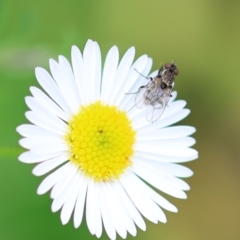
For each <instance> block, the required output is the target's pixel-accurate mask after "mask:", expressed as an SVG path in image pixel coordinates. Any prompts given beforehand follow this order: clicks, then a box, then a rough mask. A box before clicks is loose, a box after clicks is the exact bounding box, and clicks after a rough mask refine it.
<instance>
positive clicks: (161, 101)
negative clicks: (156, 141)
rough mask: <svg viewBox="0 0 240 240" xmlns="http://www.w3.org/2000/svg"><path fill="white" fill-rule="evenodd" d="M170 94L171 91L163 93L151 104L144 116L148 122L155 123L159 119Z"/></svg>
mask: <svg viewBox="0 0 240 240" xmlns="http://www.w3.org/2000/svg"><path fill="white" fill-rule="evenodd" d="M171 92H172V89H168V91H167V92H165V93H163V94H162V95H161V96H160V97H159V98H158V99H157V100H156V101H154V102H152V103H151V105H152V107H149V108H148V110H147V114H146V118H147V120H148V121H149V122H155V121H157V120H158V119H159V118H160V117H161V115H162V114H163V112H164V110H165V108H166V106H167V103H168V101H169V98H170V97H171Z"/></svg>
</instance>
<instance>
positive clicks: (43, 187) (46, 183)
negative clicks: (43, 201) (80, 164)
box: [37, 162, 71, 195]
mask: <svg viewBox="0 0 240 240" xmlns="http://www.w3.org/2000/svg"><path fill="white" fill-rule="evenodd" d="M70 167H71V163H70V162H68V163H66V164H65V165H63V166H62V167H60V168H58V169H57V170H56V171H54V172H53V173H51V174H50V175H48V176H47V177H46V178H45V179H44V180H43V181H42V182H41V184H40V185H39V187H38V189H37V194H40V195H41V194H44V193H46V192H47V191H48V190H50V189H51V188H52V187H53V186H54V185H55V184H56V182H57V181H58V180H59V179H60V178H61V177H62V176H63V175H64V174H65V173H66V172H67V171H68V170H69V168H70Z"/></svg>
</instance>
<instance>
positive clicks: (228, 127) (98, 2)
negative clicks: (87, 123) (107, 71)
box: [0, 0, 240, 240]
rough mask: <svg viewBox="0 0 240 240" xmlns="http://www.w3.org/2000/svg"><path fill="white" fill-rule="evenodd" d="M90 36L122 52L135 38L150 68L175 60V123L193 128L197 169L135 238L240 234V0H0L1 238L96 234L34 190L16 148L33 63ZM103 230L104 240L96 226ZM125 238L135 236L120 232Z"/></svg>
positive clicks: (232, 237) (43, 62)
mask: <svg viewBox="0 0 240 240" xmlns="http://www.w3.org/2000/svg"><path fill="white" fill-rule="evenodd" d="M88 38H91V39H93V40H95V41H97V42H98V43H99V44H100V47H101V50H102V53H103V56H104V57H105V56H106V53H107V51H108V49H109V48H110V47H111V46H113V45H117V46H118V47H119V48H120V52H121V56H122V55H123V53H124V52H125V51H126V50H127V49H128V48H129V47H130V46H135V47H136V50H137V57H139V56H141V55H142V54H148V55H149V56H151V57H152V58H153V60H154V66H153V69H154V70H155V69H157V68H159V66H160V64H162V63H165V62H170V61H171V60H174V61H175V62H176V63H177V64H178V67H179V69H180V75H179V76H178V77H177V81H176V85H175V89H176V90H177V91H178V99H186V100H187V102H188V107H189V108H190V109H191V110H192V112H191V115H190V116H189V117H188V118H187V119H185V120H184V121H182V122H181V124H188V125H192V126H195V127H196V128H197V133H196V134H194V137H195V138H196V140H197V144H196V146H194V147H195V148H196V149H197V150H198V151H199V153H200V157H199V160H197V161H193V162H190V163H186V164H185V165H186V166H188V167H190V168H191V169H193V171H194V172H195V175H194V176H193V177H192V178H190V179H187V182H188V183H189V184H190V185H191V187H192V189H191V191H190V192H189V193H188V199H187V200H178V199H174V198H171V197H168V199H169V200H170V201H171V202H173V203H174V204H176V206H177V207H178V209H179V212H178V213H177V214H174V213H168V212H166V214H167V218H168V223H167V224H165V225H164V224H158V225H154V224H152V223H149V222H147V224H148V227H147V231H146V232H142V231H141V230H139V231H138V235H137V237H136V238H135V239H152V240H157V239H165V240H175V239H177V240H192V239H194V240H203V239H204V240H205V239H207V240H208V239H209V240H210V239H211V240H212V239H214V240H215V239H218V240H222V239H223V240H226V239H229V240H237V239H240V220H239V215H240V207H239V203H240V191H239V185H240V184H239V183H240V174H239V168H240V164H239V142H240V141H239V140H240V134H239V133H240V130H239V129H240V128H239V122H240V111H239V87H240V80H239V78H240V77H239V75H240V73H239V69H240V1H237V0H228V1H224V0H198V1H193V0H182V1H177V0H168V1H161V0H158V1H157V0H149V1H147V0H141V1H139V0H85V1H84V0H68V1H63V0H42V1H31V0H21V1H18V0H15V1H14V0H0V84H1V85H0V86H1V87H0V114H1V124H0V133H1V138H0V160H1V161H0V192H1V197H0V239H4V240H15V239H17V240H18V239H19V240H21V239H22V240H32V239H46V240H52V239H53V240H55V239H61V240H62V239H63V240H65V239H66V240H72V239H96V238H95V237H94V236H91V235H90V233H89V232H88V229H87V227H86V224H85V222H84V223H83V225H82V226H81V227H80V228H79V229H77V230H76V229H74V227H73V224H72V221H71V223H69V224H68V225H66V226H62V225H61V222H60V217H59V212H57V213H55V214H53V213H51V211H50V205H51V200H50V198H49V194H45V195H44V196H37V194H36V189H37V187H38V185H39V183H40V182H41V179H42V178H37V177H34V176H32V174H31V169H32V168H33V165H26V164H22V163H20V162H18V161H17V156H18V155H19V154H20V153H21V152H22V149H21V148H20V147H19V146H18V140H19V138H20V137H19V135H18V134H17V133H16V131H15V129H16V127H17V126H18V125H20V124H22V123H26V122H27V120H26V119H25V117H24V112H25V111H26V110H27V107H26V106H25V103H24V96H26V95H29V87H30V86H31V85H35V86H36V85H37V82H36V80H35V76H34V68H35V66H42V67H45V68H47V69H48V59H49V58H50V57H53V58H55V59H56V58H57V56H58V54H63V55H65V56H67V57H68V58H69V57H70V49H71V45H73V44H76V45H78V46H79V47H80V48H81V49H83V47H84V45H85V43H86V41H87V39H88ZM102 239H107V237H106V234H105V233H104V235H103V237H102ZM127 239H133V237H131V236H128V238H127Z"/></svg>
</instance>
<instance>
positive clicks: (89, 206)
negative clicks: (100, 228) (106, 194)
mask: <svg viewBox="0 0 240 240" xmlns="http://www.w3.org/2000/svg"><path fill="white" fill-rule="evenodd" d="M94 192H95V189H94V182H93V179H92V178H90V179H89V180H88V189H87V199H86V221H87V226H88V229H89V231H90V233H91V234H92V235H94V234H95V204H94V203H95V201H94V197H95V193H94Z"/></svg>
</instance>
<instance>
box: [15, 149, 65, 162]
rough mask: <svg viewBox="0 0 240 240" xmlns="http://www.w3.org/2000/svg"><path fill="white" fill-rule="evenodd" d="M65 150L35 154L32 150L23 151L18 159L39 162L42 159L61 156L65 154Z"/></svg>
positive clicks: (46, 159)
mask: <svg viewBox="0 0 240 240" xmlns="http://www.w3.org/2000/svg"><path fill="white" fill-rule="evenodd" d="M65 154H66V153H65V152H55V153H49V154H35V153H33V152H31V151H28V152H24V153H22V154H21V155H20V156H19V157H18V160H19V161H21V162H23V163H38V162H42V161H48V160H50V159H52V158H55V157H59V156H61V155H65Z"/></svg>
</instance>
